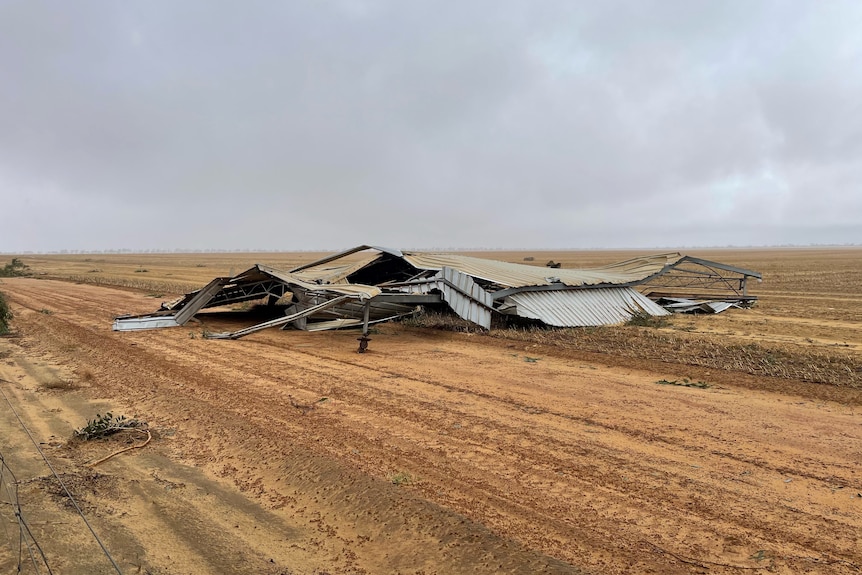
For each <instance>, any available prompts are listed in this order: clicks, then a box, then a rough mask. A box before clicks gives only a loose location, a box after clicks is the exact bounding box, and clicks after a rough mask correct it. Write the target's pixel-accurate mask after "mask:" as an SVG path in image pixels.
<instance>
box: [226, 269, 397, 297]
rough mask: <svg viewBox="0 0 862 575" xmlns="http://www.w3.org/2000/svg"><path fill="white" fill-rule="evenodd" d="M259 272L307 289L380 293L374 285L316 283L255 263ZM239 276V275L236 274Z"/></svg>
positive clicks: (353, 293) (351, 293)
mask: <svg viewBox="0 0 862 575" xmlns="http://www.w3.org/2000/svg"><path fill="white" fill-rule="evenodd" d="M255 267H256V268H257V269H259V270H260V271H261V272H263V273H265V274H267V275H269V276H272V277H274V278H278V279H280V280H281V281H283V282H284V283H286V284H288V285H295V286H299V287H301V288H303V289H305V290H308V291H314V290H321V291H327V292H335V293H339V294H343V295H357V296H360V297H361V298H363V299H366V298H372V297H374V296H376V295H377V294H379V293H381V290H380V288H378V287H375V286H367V285H362V284H344V283H342V284H337V283H336V284H318V283H315V282H310V281H307V280H305V279H302V278H300V277H297V276H296V275H295V274H292V273H290V272H285V271H282V270H278V269H275V268H271V267H269V266H265V265H263V264H257V266H255ZM237 277H239V276H237Z"/></svg>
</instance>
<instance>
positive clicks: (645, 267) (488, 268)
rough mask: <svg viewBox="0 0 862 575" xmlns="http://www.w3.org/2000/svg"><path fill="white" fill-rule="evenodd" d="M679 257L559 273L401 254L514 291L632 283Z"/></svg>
mask: <svg viewBox="0 0 862 575" xmlns="http://www.w3.org/2000/svg"><path fill="white" fill-rule="evenodd" d="M680 258H682V256H681V255H680V254H678V253H668V254H658V255H654V256H649V257H643V258H636V259H633V260H628V261H626V262H620V263H618V264H613V265H610V266H605V267H602V268H593V269H579V270H575V269H560V268H546V267H539V266H529V265H525V264H515V263H509V262H501V261H496V260H486V259H482V258H474V257H471V256H463V255H460V254H434V253H414V252H404V259H405V260H407V261H408V262H409V263H410V264H411V265H413V266H414V267H416V268H419V269H427V270H439V269H443V268H444V267H450V268H454V269H456V270H458V271H459V272H461V273H464V274H467V275H470V276H473V277H475V278H479V279H483V280H486V281H489V282H492V283H495V284H497V285H500V286H505V287H510V288H518V287H529V286H543V285H555V284H558V285H559V284H562V285H566V286H570V287H578V286H589V285H600V284H609V285H621V284H629V283H635V282H639V281H642V280H644V279H645V278H647V277H649V276H651V275H653V274H656V273H659V272H660V271H662V270H663V269H664V268H665V266H667V265H669V264H673V263H675V262H677V261H679V259H680Z"/></svg>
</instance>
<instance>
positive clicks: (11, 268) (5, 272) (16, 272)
mask: <svg viewBox="0 0 862 575" xmlns="http://www.w3.org/2000/svg"><path fill="white" fill-rule="evenodd" d="M29 270H30V266H28V265H27V264H25V263H24V262H22V261H21V260H19V259H18V258H12V261H11V262H9V263H8V264H6V265H5V266H3V267H2V268H0V278H14V277H21V276H27V275H30V271H29Z"/></svg>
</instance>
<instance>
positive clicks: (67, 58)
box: [0, 1, 862, 251]
mask: <svg viewBox="0 0 862 575" xmlns="http://www.w3.org/2000/svg"><path fill="white" fill-rule="evenodd" d="M860 25H862V8H860V7H859V6H858V5H857V4H856V3H853V2H833V3H829V4H824V3H818V4H810V5H805V6H801V7H800V6H796V7H790V6H788V5H786V4H785V3H781V2H759V3H750V2H722V3H716V2H688V1H686V2H683V1H680V2H667V1H662V2H634V1H631V2H601V3H598V2H597V3H589V4H587V3H568V2H558V3H553V2H547V3H539V4H528V3H516V2H474V3H461V4H440V3H431V2H428V3H418V2H340V3H329V4H324V3H316V2H307V3H300V2H291V3H284V4H278V3H269V2H250V3H242V4H236V3H211V2H182V3H159V2H155V3H146V4H117V3H109V2H83V3H76V4H75V5H74V7H72V6H71V5H69V6H66V5H58V4H55V3H37V2H28V3H8V4H4V5H3V6H2V7H0V85H2V86H3V88H2V89H0V198H2V199H3V200H5V205H6V206H7V210H8V213H9V214H10V219H11V220H13V221H14V223H9V224H6V225H4V230H0V251H13V250H25V249H46V250H47V249H62V248H110V247H139V248H150V247H157V248H173V247H181V246H183V247H193V248H206V247H210V246H214V245H218V246H223V247H237V248H245V247H252V246H253V247H269V248H281V249H306V248H317V247H319V248H336V247H344V246H346V245H351V244H354V243H359V242H365V241H372V242H377V243H386V244H392V245H395V246H411V247H421V246H464V247H471V246H487V247H494V246H497V247H519V246H523V247H527V246H532V247H578V246H584V247H619V246H641V247H647V246H669V245H674V244H677V245H709V244H718V245H725V244H729V243H767V244H768V243H787V242H795V243H809V242H836V241H837V242H849V241H859V239H858V238H857V237H854V231H855V230H856V229H862V209H859V208H860V205H859V202H860V200H859V199H858V198H859V197H860V196H862V194H860V193H859V186H858V182H859V178H858V176H859V175H860V171H862V153H860V152H862V150H860V147H862V118H860V117H859V116H858V114H855V108H856V107H857V102H859V101H862V66H860V64H862V37H860V36H859V35H858V33H857V31H858V30H859V29H860ZM61 206H62V208H61ZM680 208H683V210H682V211H680ZM686 208H687V209H686ZM117 222H122V223H121V224H119V223H117ZM35 225H38V226H39V227H40V228H41V229H43V230H45V231H44V232H40V233H38V234H32V233H30V232H29V231H28V230H29V229H30V228H31V227H32V226H35ZM154 229H156V230H157V232H154ZM788 238H789V239H788Z"/></svg>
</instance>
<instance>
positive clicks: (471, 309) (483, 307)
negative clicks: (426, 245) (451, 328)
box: [440, 267, 494, 329]
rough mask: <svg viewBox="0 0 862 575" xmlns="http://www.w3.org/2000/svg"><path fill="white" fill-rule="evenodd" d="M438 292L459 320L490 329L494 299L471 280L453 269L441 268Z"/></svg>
mask: <svg viewBox="0 0 862 575" xmlns="http://www.w3.org/2000/svg"><path fill="white" fill-rule="evenodd" d="M441 275H442V279H443V281H441V282H440V290H441V292H442V293H443V299H444V300H445V301H446V303H448V304H449V307H451V308H452V310H453V311H454V312H455V313H456V314H458V315H459V316H460V317H461V318H463V319H466V320H468V321H472V322H473V323H475V324H478V325H481V326H482V327H484V328H485V329H491V310H492V309H493V306H494V298H493V297H492V296H491V294H489V293H488V292H486V291H485V290H483V289H482V288H481V286H479V285H478V284H477V283H476V282H474V281H473V278H471V277H470V276H468V275H466V274H462V273H461V272H459V271H458V270H456V269H453V268H449V267H446V268H443V270H442V272H441Z"/></svg>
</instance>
